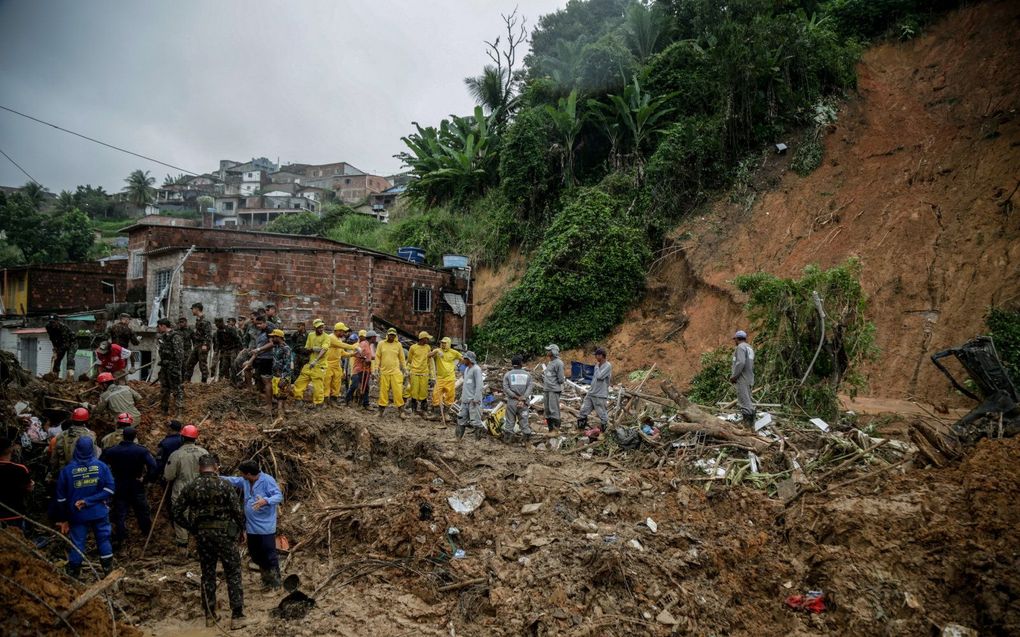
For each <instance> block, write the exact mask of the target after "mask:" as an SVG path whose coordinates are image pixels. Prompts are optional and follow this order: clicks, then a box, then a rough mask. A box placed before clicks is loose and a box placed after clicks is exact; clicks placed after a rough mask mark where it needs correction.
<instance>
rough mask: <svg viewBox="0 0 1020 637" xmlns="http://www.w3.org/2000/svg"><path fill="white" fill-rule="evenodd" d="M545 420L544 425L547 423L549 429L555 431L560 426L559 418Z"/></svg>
mask: <svg viewBox="0 0 1020 637" xmlns="http://www.w3.org/2000/svg"><path fill="white" fill-rule="evenodd" d="M545 422H546V425H548V427H549V431H556V430H557V429H559V428H560V419H559V418H546V419H545Z"/></svg>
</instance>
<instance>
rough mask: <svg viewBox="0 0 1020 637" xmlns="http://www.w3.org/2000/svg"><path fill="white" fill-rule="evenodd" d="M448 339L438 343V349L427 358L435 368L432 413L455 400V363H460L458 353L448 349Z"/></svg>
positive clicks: (450, 348)
mask: <svg viewBox="0 0 1020 637" xmlns="http://www.w3.org/2000/svg"><path fill="white" fill-rule="evenodd" d="M450 343H451V341H450V337H449V336H447V337H445V338H443V340H441V341H439V347H437V348H436V349H434V350H432V353H431V354H429V358H431V359H432V361H433V362H434V364H435V366H436V386H435V388H433V390H432V411H433V412H434V411H435V410H436V408H437V407H439V406H440V405H442V407H443V408H446V407H448V406H450V405H452V404H453V402H454V400H455V398H456V392H455V388H456V384H457V363H459V362H460V352H458V351H457V350H455V349H453V348H452V347H450Z"/></svg>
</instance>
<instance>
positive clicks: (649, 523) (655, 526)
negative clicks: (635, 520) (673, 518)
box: [645, 518, 659, 533]
mask: <svg viewBox="0 0 1020 637" xmlns="http://www.w3.org/2000/svg"><path fill="white" fill-rule="evenodd" d="M645 526H647V527H648V529H649V530H650V531H651V532H652V533H658V532H659V525H658V524H656V523H655V520H653V519H652V518H647V519H645Z"/></svg>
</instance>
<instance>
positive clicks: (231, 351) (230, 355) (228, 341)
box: [213, 318, 241, 380]
mask: <svg viewBox="0 0 1020 637" xmlns="http://www.w3.org/2000/svg"><path fill="white" fill-rule="evenodd" d="M236 324H237V320H236V319H233V318H230V319H227V324H226V325H224V324H223V319H221V318H218V319H216V333H215V334H214V335H213V346H214V347H215V348H216V356H217V357H219V366H218V372H217V376H218V378H219V379H220V380H224V379H227V380H230V368H231V366H232V365H233V363H234V359H235V358H236V357H237V354H238V353H239V352H240V351H241V332H239V331H238V330H237V325H236Z"/></svg>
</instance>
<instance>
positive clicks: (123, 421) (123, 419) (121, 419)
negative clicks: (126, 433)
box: [117, 411, 135, 425]
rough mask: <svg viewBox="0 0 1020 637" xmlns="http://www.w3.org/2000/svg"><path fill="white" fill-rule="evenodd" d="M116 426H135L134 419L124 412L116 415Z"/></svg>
mask: <svg viewBox="0 0 1020 637" xmlns="http://www.w3.org/2000/svg"><path fill="white" fill-rule="evenodd" d="M117 424H118V425H133V424H135V419H134V418H132V417H131V414H129V413H127V412H126V411H125V412H121V413H119V414H117Z"/></svg>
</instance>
